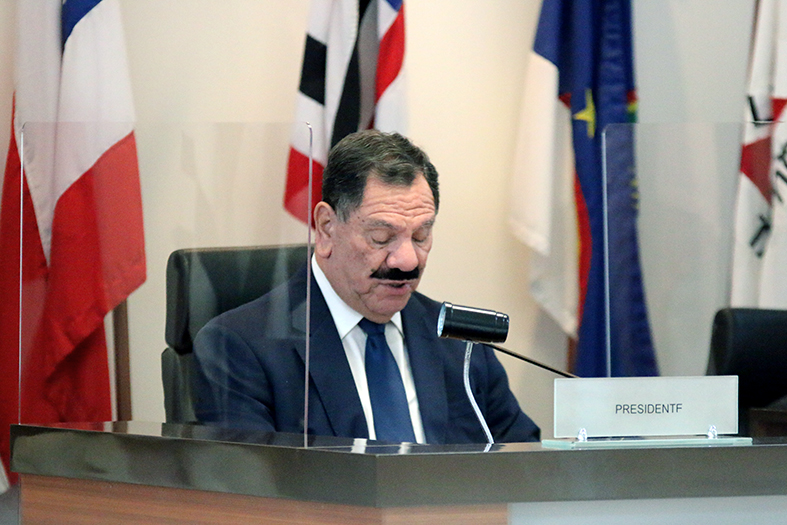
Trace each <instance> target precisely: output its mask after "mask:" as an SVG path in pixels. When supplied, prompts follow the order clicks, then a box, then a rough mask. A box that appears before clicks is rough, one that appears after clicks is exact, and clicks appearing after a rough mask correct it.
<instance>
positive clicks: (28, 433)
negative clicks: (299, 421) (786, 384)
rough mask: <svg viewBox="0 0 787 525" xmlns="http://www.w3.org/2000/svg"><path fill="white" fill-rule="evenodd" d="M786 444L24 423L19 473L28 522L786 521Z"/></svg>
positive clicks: (16, 453)
mask: <svg viewBox="0 0 787 525" xmlns="http://www.w3.org/2000/svg"><path fill="white" fill-rule="evenodd" d="M786 443H787V442H783V441H781V440H775V441H758V442H757V443H756V444H755V445H752V446H743V447H703V448H657V449H637V450H630V449H625V450H623V449H614V450H582V451H558V450H551V449H545V448H543V447H541V446H540V444H522V443H520V444H510V445H495V446H494V447H492V448H491V449H490V450H486V447H484V446H476V445H472V446H424V445H413V446H409V447H406V448H400V447H399V446H392V445H380V444H375V443H374V442H367V441H366V440H341V439H330V438H311V440H310V443H309V446H308V447H304V446H303V437H302V436H299V435H288V434H263V433H256V434H255V433H251V432H238V431H230V430H225V429H218V428H211V427H201V426H188V425H173V424H150V423H147V424H146V423H138V422H134V423H106V424H102V425H64V426H29V425H17V426H14V427H13V428H12V468H13V470H15V471H16V472H19V473H20V474H21V480H22V491H21V492H22V496H21V513H22V518H23V521H24V523H25V524H28V523H31V524H34V523H53V522H56V523H63V524H68V523H96V522H102V520H103V521H104V522H108V521H111V522H113V523H141V522H147V523H155V522H161V521H166V522H167V523H177V522H183V523H260V522H261V521H262V522H266V521H271V522H275V523H423V524H429V523H473V524H477V523H501V524H502V523H508V519H509V516H510V515H519V516H521V515H523V514H525V515H527V514H528V511H527V509H528V508H535V507H527V505H529V504H534V505H539V504H545V503H554V504H569V502H580V503H584V504H598V506H599V508H602V509H603V508H607V507H610V508H611V507H613V506H614V505H611V503H610V502H612V503H615V502H622V503H625V502H630V501H633V500H637V501H639V500H642V501H645V500H649V501H652V500H664V501H666V499H669V501H682V502H687V501H693V500H694V499H697V500H698V501H699V500H703V501H706V502H708V501H709V500H708V499H707V498H719V499H724V501H725V502H727V503H729V504H735V503H736V502H747V505H748V504H749V503H750V502H749V500H746V498H752V497H755V498H759V497H765V498H769V499H768V502H769V505H771V506H772V508H773V509H774V510H773V512H787V444H786ZM758 501H759V500H758ZM730 502H731V503H730ZM523 505H524V506H523ZM716 506H718V505H715V504H712V505H710V507H709V508H711V509H712V508H714V507H716ZM575 508H576V507H575ZM550 512H551V515H552V517H553V518H554V511H550ZM53 516H54V517H55V518H56V519H54V521H52V520H53ZM782 516H783V514H782ZM109 518H111V519H109ZM696 518H697V516H696V515H695V516H694V519H696ZM512 522H515V521H512ZM583 522H584V523H594V522H593V521H592V520H587V519H585V520H583ZM599 522H601V521H599Z"/></svg>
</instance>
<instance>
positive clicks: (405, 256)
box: [386, 241, 418, 272]
mask: <svg viewBox="0 0 787 525" xmlns="http://www.w3.org/2000/svg"><path fill="white" fill-rule="evenodd" d="M386 262H387V265H388V267H389V268H397V269H399V270H402V271H403V272H409V271H411V270H414V269H416V268H417V267H418V252H417V251H416V247H415V246H414V244H413V242H412V241H404V242H401V243H399V244H397V246H396V247H395V249H394V250H393V251H391V252H390V253H389V254H388V259H387V261H386Z"/></svg>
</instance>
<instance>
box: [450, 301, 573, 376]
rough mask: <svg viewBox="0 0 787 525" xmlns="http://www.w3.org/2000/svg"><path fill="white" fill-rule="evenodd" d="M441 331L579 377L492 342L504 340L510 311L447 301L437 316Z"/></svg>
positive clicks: (539, 365) (536, 364)
mask: <svg viewBox="0 0 787 525" xmlns="http://www.w3.org/2000/svg"><path fill="white" fill-rule="evenodd" d="M437 335H438V336H439V337H449V338H451V339H460V340H462V341H472V342H474V343H484V344H486V345H487V346H489V347H491V348H494V349H495V350H497V351H498V352H502V353H504V354H506V355H510V356H511V357H515V358H517V359H519V360H520V361H524V362H526V363H530V364H531V365H535V366H537V367H539V368H542V369H544V370H548V371H550V372H552V373H554V374H557V375H560V376H563V377H577V376H575V375H574V374H570V373H568V372H564V371H563V370H558V369H557V368H554V367H551V366H549V365H546V364H544V363H541V362H539V361H536V360H535V359H532V358H530V357H525V356H523V355H520V354H517V353H516V352H512V351H511V350H508V349H506V348H503V347H501V346H497V345H494V344H491V343H498V342H504V341H505V340H506V338H507V337H508V315H506V314H504V313H501V312H495V311H494V310H484V309H481V308H473V307H470V306H459V305H454V304H451V303H449V302H445V303H443V305H442V307H440V315H439V316H438V318H437Z"/></svg>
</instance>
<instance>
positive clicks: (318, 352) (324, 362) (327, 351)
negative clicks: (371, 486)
mask: <svg viewBox="0 0 787 525" xmlns="http://www.w3.org/2000/svg"><path fill="white" fill-rule="evenodd" d="M305 274H306V272H305V271H304V272H303V275H299V277H301V279H297V280H296V282H294V283H293V287H292V291H293V294H300V301H293V302H292V303H291V304H296V305H297V306H296V307H295V308H294V309H293V311H292V324H293V328H295V329H296V330H298V331H299V332H300V333H303V334H304V341H299V342H298V343H297V345H296V346H297V350H298V354H299V355H300V356H301V359H303V360H304V362H305V361H306V344H305V332H306V330H305V327H306V322H305V320H306V302H305V301H304V298H305V297H306V286H305V282H306V279H305ZM311 292H312V294H311V336H310V345H309V358H310V363H309V375H310V377H311V380H312V385H313V387H314V389H315V390H316V391H317V396H316V397H317V398H318V399H319V401H320V402H321V403H322V405H323V408H324V409H325V413H326V414H327V416H328V420H329V422H330V425H331V427H332V430H333V433H334V434H335V435H337V436H348V437H368V435H369V431H368V428H367V425H366V417H365V416H364V414H363V407H362V406H361V399H360V398H359V397H358V390H357V389H356V388H355V380H354V379H353V376H352V371H351V370H350V365H349V364H348V363H347V355H346V354H345V352H344V346H342V341H341V339H339V333H338V332H337V331H336V325H335V324H334V322H333V318H332V317H331V312H330V310H329V309H328V305H327V304H326V303H325V299H324V298H323V296H322V293H321V292H320V287H319V286H318V285H317V282H316V281H315V280H314V278H312V289H311ZM295 298H296V296H293V299H295ZM310 397H311V396H310ZM312 399H314V398H312ZM311 413H314V412H313V411H311Z"/></svg>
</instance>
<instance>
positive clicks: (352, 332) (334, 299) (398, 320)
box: [312, 256, 426, 443]
mask: <svg viewBox="0 0 787 525" xmlns="http://www.w3.org/2000/svg"><path fill="white" fill-rule="evenodd" d="M312 273H313V274H314V279H315V280H316V281H317V285H318V286H319V287H320V291H321V292H322V295H323V297H324V298H325V302H326V303H327V304H328V309H329V310H330V311H331V316H332V317H333V322H334V324H335V325H336V330H337V331H338V332H339V337H340V338H341V340H342V345H343V346H344V353H345V355H346V356H347V362H348V363H349V364H350V370H351V371H352V374H353V379H354V380H355V388H356V390H358V397H360V398H361V406H362V407H363V413H364V415H365V416H366V424H367V426H368V428H369V438H370V439H375V437H376V433H375V431H374V414H373V413H372V401H371V398H370V397H369V386H368V384H367V382H366V368H365V365H364V358H365V354H366V333H365V332H364V331H363V330H362V329H361V327H360V326H358V321H360V320H361V319H363V316H362V315H361V314H359V313H358V312H356V311H355V310H353V309H352V308H350V307H349V306H347V303H345V302H344V301H343V300H342V298H341V297H339V295H338V294H337V293H336V292H335V291H334V289H333V286H331V283H330V282H328V278H327V277H325V274H324V273H323V271H322V269H321V268H320V265H319V264H317V259H316V257H314V256H312ZM385 340H386V341H387V342H388V346H389V347H390V348H391V352H392V353H393V356H394V359H396V364H397V365H398V366H399V372H400V373H401V374H402V382H403V383H404V392H405V394H406V395H407V404H408V406H409V408H410V419H411V420H412V422H413V431H414V433H415V440H416V441H417V442H418V443H425V442H426V440H425V438H424V427H423V422H422V421H421V412H420V410H419V408H418V396H417V395H416V393H415V383H414V382H413V373H412V370H411V368H410V360H409V358H408V357H407V351H406V348H405V342H404V331H403V330H402V314H401V313H400V312H396V314H395V315H394V316H393V318H392V319H391V320H390V321H389V322H387V323H386V324H385Z"/></svg>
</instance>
